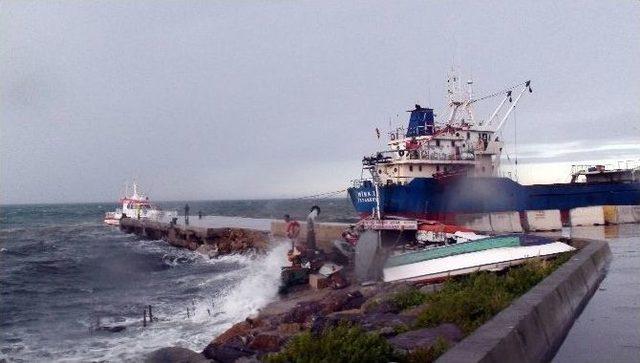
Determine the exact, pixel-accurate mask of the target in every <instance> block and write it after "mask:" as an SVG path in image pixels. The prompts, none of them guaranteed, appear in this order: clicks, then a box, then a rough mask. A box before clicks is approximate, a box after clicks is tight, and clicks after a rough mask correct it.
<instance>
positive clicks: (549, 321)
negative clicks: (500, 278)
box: [437, 240, 611, 363]
mask: <svg viewBox="0 0 640 363" xmlns="http://www.w3.org/2000/svg"><path fill="white" fill-rule="evenodd" d="M574 241H575V243H574V245H576V247H578V248H581V249H580V251H579V252H578V253H577V254H576V255H575V256H573V257H572V258H571V259H570V260H569V261H567V262H566V263H565V264H564V265H562V266H561V267H559V268H558V269H557V270H556V271H555V272H553V273H552V274H551V275H550V276H548V277H547V278H546V279H544V280H543V281H542V282H540V283H539V284H538V285H537V286H536V287H534V288H533V289H532V290H530V291H529V292H527V293H526V294H524V295H523V296H521V297H520V298H519V299H517V300H516V301H515V302H514V303H513V304H511V306H509V307H508V308H507V309H505V310H503V311H502V312H500V313H499V314H498V315H496V316H495V317H494V318H493V319H491V320H490V321H488V322H487V323H486V324H484V325H483V326H481V327H480V328H478V329H477V330H476V331H475V332H473V333H472V334H471V335H469V336H468V337H467V338H466V339H464V340H463V341H462V342H460V343H458V344H456V345H455V346H454V347H453V348H451V349H450V350H449V351H447V352H446V353H445V354H444V355H443V356H441V357H440V358H439V359H438V360H437V362H441V363H449V362H451V363H458V362H548V361H550V360H551V359H552V358H553V356H554V355H555V353H556V351H557V350H558V348H559V347H560V345H561V344H562V342H563V340H564V338H565V336H566V335H567V333H568V331H569V329H570V328H571V326H572V325H573V323H574V321H575V319H576V318H577V317H578V316H579V315H580V313H581V312H582V309H583V308H584V306H585V305H586V304H587V302H588V301H589V299H590V298H591V296H592V295H593V293H594V292H595V290H596V289H597V287H598V285H599V284H600V281H601V280H602V279H603V278H604V275H605V273H606V266H607V264H608V263H609V261H610V259H611V251H610V249H609V245H608V243H607V242H604V241H594V240H574Z"/></svg>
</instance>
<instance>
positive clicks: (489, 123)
mask: <svg viewBox="0 0 640 363" xmlns="http://www.w3.org/2000/svg"><path fill="white" fill-rule="evenodd" d="M518 86H522V89H521V90H520V93H519V94H518V96H517V97H516V99H515V101H514V100H513V93H512V92H513V88H516V87H518ZM527 90H528V91H529V93H532V92H533V90H532V89H531V81H526V82H524V83H521V84H520V85H517V86H515V87H512V89H509V90H508V91H507V93H506V95H505V97H504V99H503V100H502V102H500V105H498V107H497V108H496V109H495V111H493V113H492V114H491V117H489V120H487V123H486V125H485V126H484V127H485V128H487V129H488V131H491V132H494V133H497V132H498V131H500V129H501V128H502V126H503V125H504V123H505V121H507V119H508V118H509V115H511V112H512V111H513V110H514V109H515V108H516V105H517V104H518V102H519V101H520V98H521V97H522V95H523V94H524V92H525V91H527ZM491 96H493V95H491ZM491 96H489V97H491ZM485 98H487V97H483V98H482V99H485ZM479 100H480V99H477V100H473V101H472V102H475V101H479ZM507 100H508V101H509V103H510V104H511V106H510V107H509V108H508V110H507V112H506V113H505V115H504V116H503V117H502V119H501V120H500V122H498V124H497V126H495V127H493V128H492V127H491V126H492V125H493V123H494V121H495V120H496V119H497V118H498V117H497V116H498V114H499V113H500V111H501V110H502V109H503V107H504V106H505V104H506V103H507Z"/></svg>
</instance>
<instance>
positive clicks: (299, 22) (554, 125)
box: [0, 1, 640, 203]
mask: <svg viewBox="0 0 640 363" xmlns="http://www.w3.org/2000/svg"><path fill="white" fill-rule="evenodd" d="M639 18H640V5H639V4H638V3H637V2H616V3H612V2H598V1H594V2H565V3H562V4H559V3H557V2H551V1H550V2H546V1H541V2H529V3H518V4H517V6H515V5H514V4H513V3H510V2H484V1H483V2H476V1H463V2H454V1H448V2H414V1H409V2H395V1H394V2H343V1H337V2H323V3H317V2H205V1H185V2H177V1H165V2H157V1H99V2H76V1H59V2H56V1H3V2H2V3H0V37H1V38H0V87H1V92H2V93H1V96H0V122H1V136H0V137H1V146H0V147H1V149H0V150H1V153H2V156H1V173H2V174H1V185H0V188H1V192H2V202H3V203H23V202H79V201H112V200H114V199H116V198H117V196H118V191H119V190H120V188H121V185H122V184H123V183H124V181H125V180H127V179H131V178H134V177H135V178H136V179H137V180H138V181H139V182H140V183H141V184H142V185H143V186H145V187H146V188H145V189H146V190H147V191H148V192H149V193H150V194H151V195H152V197H153V198H154V199H156V200H175V199H228V198H267V197H293V196H300V195H309V194H315V193H320V192H326V191H332V190H339V189H344V188H345V187H346V186H347V185H348V183H349V181H350V180H351V179H355V178H357V177H359V175H360V167H359V163H360V160H361V157H362V156H363V155H365V154H369V153H371V152H373V151H375V149H377V148H379V147H380V145H381V143H380V142H379V141H378V140H377V139H376V137H375V131H374V130H375V128H376V127H378V128H380V129H381V130H387V128H388V126H389V124H390V123H392V124H397V123H404V122H405V119H406V113H405V112H404V111H405V110H407V109H409V108H411V107H412V105H413V104H414V103H420V104H422V105H423V106H424V105H428V106H432V107H433V108H435V109H436V110H438V109H442V107H443V105H444V102H445V89H444V83H445V82H444V81H445V79H446V72H447V71H448V70H449V69H450V67H451V66H452V64H455V65H457V66H459V67H460V68H461V69H462V70H463V71H464V74H465V77H472V78H473V79H474V81H475V85H476V94H477V95H483V94H486V93H491V92H493V91H495V90H498V89H502V88H504V87H505V86H507V85H510V84H514V83H518V82H521V81H523V80H526V79H531V80H532V82H533V83H532V85H533V89H534V93H533V94H531V95H529V94H527V95H526V97H525V98H523V99H522V101H521V103H520V106H519V107H518V109H517V111H516V114H515V117H514V118H512V119H511V120H509V123H508V125H507V127H506V128H505V130H504V131H503V138H504V139H505V140H506V141H507V142H510V143H511V145H512V146H509V148H508V149H507V152H509V153H512V154H516V155H518V154H519V153H520V152H522V155H520V160H522V163H521V165H522V166H521V167H523V168H525V167H526V164H527V162H530V163H536V165H537V166H536V167H539V165H543V164H544V163H545V162H548V163H558V162H565V161H566V162H570V161H573V160H599V159H604V158H606V159H617V158H624V159H629V158H631V159H634V158H635V159H638V158H640V155H639V154H640V146H639V144H640V126H639V125H640V103H639V102H638V100H639V99H640V83H639V82H638V81H637V80H638V79H640V66H638V59H640V39H639V36H640V22H638V19H639ZM498 102H499V100H497V99H493V100H489V101H488V102H487V103H486V105H483V106H481V107H480V108H479V110H478V115H479V117H480V118H482V117H483V116H484V117H486V114H488V113H489V112H490V110H491V107H495V106H496V105H497V103H498ZM514 139H517V144H516V145H517V146H516V148H514V147H513V145H514V144H513V141H514ZM572 143H575V144H572ZM576 145H578V146H579V147H575V146H576ZM616 145H617V146H616ZM620 145H623V146H620ZM563 150H564V151H563ZM511 158H512V156H510V159H511ZM510 159H509V160H510ZM527 160H529V161H527ZM541 170H542V169H541ZM555 170H556V169H548V171H547V172H548V173H549V174H548V175H547V177H549V178H550V177H551V176H553V174H552V173H555V172H556V171H555Z"/></svg>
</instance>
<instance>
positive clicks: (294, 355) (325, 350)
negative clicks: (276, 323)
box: [265, 324, 398, 363]
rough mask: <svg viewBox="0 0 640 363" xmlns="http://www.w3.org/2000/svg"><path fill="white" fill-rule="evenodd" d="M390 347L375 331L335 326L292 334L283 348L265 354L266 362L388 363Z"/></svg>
mask: <svg viewBox="0 0 640 363" xmlns="http://www.w3.org/2000/svg"><path fill="white" fill-rule="evenodd" d="M397 358H398V356H396V355H395V352H394V349H393V347H392V346H391V345H390V344H389V343H388V342H387V340H386V339H384V338H382V337H380V336H379V335H378V334H374V333H367V332H366V331H364V330H363V329H362V328H360V327H358V326H350V325H346V324H341V325H338V326H336V327H334V328H329V329H327V330H325V331H324V332H323V333H322V334H320V335H318V336H314V335H313V334H311V333H310V332H304V333H301V334H298V335H296V336H295V337H293V339H292V340H291V341H290V342H289V343H287V345H286V346H285V347H284V349H283V350H282V351H281V352H279V353H275V354H270V355H268V356H266V358H265V361H267V362H270V363H284V362H292V363H293V362H295V363H303V362H304V363H307V362H308V363H312V362H313V363H315V362H317V363H320V362H327V363H333V362H345V363H347V362H353V363H356V362H380V363H383V362H389V361H393V360H396V359H397Z"/></svg>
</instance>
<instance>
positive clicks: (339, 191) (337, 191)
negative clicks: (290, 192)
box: [293, 189, 347, 199]
mask: <svg viewBox="0 0 640 363" xmlns="http://www.w3.org/2000/svg"><path fill="white" fill-rule="evenodd" d="M346 191H347V189H342V190H336V191H333V192H326V193H319V194H313V195H307V196H304V197H298V198H293V199H315V198H319V197H329V196H334V195H338V194H340V193H343V192H346Z"/></svg>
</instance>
